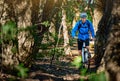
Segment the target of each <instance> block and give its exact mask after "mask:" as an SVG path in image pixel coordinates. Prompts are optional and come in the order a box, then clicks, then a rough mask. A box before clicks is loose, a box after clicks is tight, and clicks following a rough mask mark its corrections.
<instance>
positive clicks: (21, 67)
mask: <svg viewBox="0 0 120 81" xmlns="http://www.w3.org/2000/svg"><path fill="white" fill-rule="evenodd" d="M15 68H16V69H17V70H18V76H19V77H21V78H25V77H27V76H28V74H27V72H28V68H25V66H24V64H23V63H21V64H19V65H18V66H16V67H15Z"/></svg>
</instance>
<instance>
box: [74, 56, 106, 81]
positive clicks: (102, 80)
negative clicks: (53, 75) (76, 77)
mask: <svg viewBox="0 0 120 81" xmlns="http://www.w3.org/2000/svg"><path fill="white" fill-rule="evenodd" d="M81 61H82V57H81V56H78V57H76V58H75V59H74V60H73V62H72V65H74V66H76V67H77V68H80V67H82V63H81ZM86 71H87V69H86V68H82V69H80V73H81V76H86V75H88V74H87V73H86ZM88 79H89V81H106V76H105V72H101V73H99V74H97V73H91V74H89V77H88ZM80 81H84V80H83V79H80Z"/></svg>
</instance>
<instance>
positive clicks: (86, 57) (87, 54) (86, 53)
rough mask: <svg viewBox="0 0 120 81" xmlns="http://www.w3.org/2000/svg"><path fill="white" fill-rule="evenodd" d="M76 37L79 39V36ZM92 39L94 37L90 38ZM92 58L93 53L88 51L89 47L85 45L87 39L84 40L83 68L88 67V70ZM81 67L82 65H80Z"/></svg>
mask: <svg viewBox="0 0 120 81" xmlns="http://www.w3.org/2000/svg"><path fill="white" fill-rule="evenodd" d="M75 39H78V37H75ZM90 41H92V39H90ZM90 58H91V54H90V52H89V51H88V49H87V48H86V46H85V41H84V42H83V47H82V62H81V63H82V68H86V69H87V70H89V68H90ZM80 68H81V67H80Z"/></svg>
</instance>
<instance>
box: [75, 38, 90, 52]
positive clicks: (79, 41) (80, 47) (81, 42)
mask: <svg viewBox="0 0 120 81" xmlns="http://www.w3.org/2000/svg"><path fill="white" fill-rule="evenodd" d="M77 42H78V50H82V47H83V42H85V46H89V39H86V40H80V39H78V41H77Z"/></svg>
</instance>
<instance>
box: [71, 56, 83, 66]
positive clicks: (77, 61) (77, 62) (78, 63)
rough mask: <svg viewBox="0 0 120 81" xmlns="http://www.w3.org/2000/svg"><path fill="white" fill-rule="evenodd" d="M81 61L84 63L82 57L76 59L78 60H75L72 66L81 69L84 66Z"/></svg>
mask: <svg viewBox="0 0 120 81" xmlns="http://www.w3.org/2000/svg"><path fill="white" fill-rule="evenodd" d="M81 61H82V57H81V56H78V57H76V58H75V59H74V61H73V62H72V65H74V66H76V67H77V68H79V67H80V66H81V65H82V63H81Z"/></svg>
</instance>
